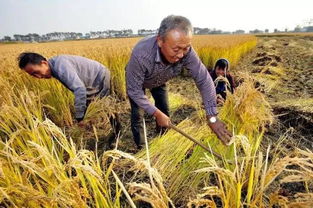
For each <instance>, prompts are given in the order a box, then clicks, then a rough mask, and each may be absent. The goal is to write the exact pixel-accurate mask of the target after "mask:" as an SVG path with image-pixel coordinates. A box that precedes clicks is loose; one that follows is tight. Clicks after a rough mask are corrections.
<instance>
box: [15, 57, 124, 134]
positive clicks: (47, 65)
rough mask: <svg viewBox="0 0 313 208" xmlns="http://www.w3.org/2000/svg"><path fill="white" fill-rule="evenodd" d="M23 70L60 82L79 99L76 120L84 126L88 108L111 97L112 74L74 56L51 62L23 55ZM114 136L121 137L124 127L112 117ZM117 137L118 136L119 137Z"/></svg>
mask: <svg viewBox="0 0 313 208" xmlns="http://www.w3.org/2000/svg"><path fill="white" fill-rule="evenodd" d="M18 62H19V63H18V64H19V67H20V68H21V69H22V70H24V71H25V72H27V73H28V74H30V75H31V76H33V77H36V78H40V79H41V78H44V79H50V78H55V79H57V80H59V81H60V82H61V83H62V84H63V85H64V86H65V87H67V88H68V89H69V90H71V91H72V92H73V93H74V95H75V104H74V105H75V118H76V120H77V121H78V122H79V123H80V124H83V119H84V116H85V113H86V110H87V107H88V105H89V104H90V102H91V101H92V99H94V98H95V97H96V96H97V97H100V98H103V97H105V96H108V95H109V94H110V71H109V70H108V69H107V68H106V67H105V66H103V65H102V64H100V63H99V62H96V61H94V60H91V59H87V58H84V57H81V56H73V55H59V56H55V57H53V58H51V59H49V60H47V59H46V58H45V57H43V56H42V55H40V54H37V53H21V54H20V55H19V57H18ZM110 122H111V125H112V127H113V132H114V134H115V135H117V133H118V131H119V130H120V124H119V122H118V120H117V118H116V117H113V116H111V117H110ZM115 135H114V136H115Z"/></svg>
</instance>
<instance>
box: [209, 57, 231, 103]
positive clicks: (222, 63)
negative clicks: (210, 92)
mask: <svg viewBox="0 0 313 208" xmlns="http://www.w3.org/2000/svg"><path fill="white" fill-rule="evenodd" d="M229 67H230V64H229V61H228V60H227V59H224V58H221V59H218V60H217V61H216V63H215V65H214V68H213V70H211V72H210V75H211V77H212V80H213V82H214V85H215V92H216V95H217V104H218V105H223V104H224V102H225V100H226V92H227V91H229V92H231V93H234V90H235V81H234V77H233V76H232V75H231V74H230V73H229Z"/></svg>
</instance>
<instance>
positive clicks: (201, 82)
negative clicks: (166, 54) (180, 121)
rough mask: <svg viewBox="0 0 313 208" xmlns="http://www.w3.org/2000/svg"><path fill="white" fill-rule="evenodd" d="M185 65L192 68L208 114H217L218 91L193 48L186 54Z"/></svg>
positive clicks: (192, 74)
mask: <svg viewBox="0 0 313 208" xmlns="http://www.w3.org/2000/svg"><path fill="white" fill-rule="evenodd" d="M184 67H186V68H187V69H189V70H190V73H191V76H192V78H193V79H194V80H195V83H196V85H197V87H198V89H199V91H200V94H201V97H202V101H203V104H204V107H205V110H206V113H207V115H210V116H213V115H217V107H216V92H215V87H214V83H213V81H212V78H211V76H210V74H209V72H208V70H207V69H206V67H205V66H204V65H203V63H202V62H201V60H200V58H199V57H198V55H197V54H196V52H195V51H194V49H193V48H191V49H190V51H189V52H188V53H187V55H186V59H185V63H184Z"/></svg>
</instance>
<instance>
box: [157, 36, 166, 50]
mask: <svg viewBox="0 0 313 208" xmlns="http://www.w3.org/2000/svg"><path fill="white" fill-rule="evenodd" d="M157 43H158V46H159V47H160V48H161V47H162V45H163V43H164V41H163V38H162V37H160V36H159V35H158V36H157Z"/></svg>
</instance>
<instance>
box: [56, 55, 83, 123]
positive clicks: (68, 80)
mask: <svg viewBox="0 0 313 208" xmlns="http://www.w3.org/2000/svg"><path fill="white" fill-rule="evenodd" d="M56 68H57V69H58V70H57V72H58V75H57V76H58V79H59V80H60V81H61V82H62V83H63V84H64V85H65V86H66V87H67V88H68V89H69V90H71V91H72V92H73V93H74V95H75V102H74V106H75V118H76V119H83V118H84V116H85V111H86V108H87V107H86V101H87V90H86V87H85V85H84V83H83V82H82V80H81V79H80V78H79V77H78V75H77V73H76V71H75V70H74V69H73V67H72V65H71V64H70V63H68V61H67V60H65V59H63V60H62V61H60V62H59V63H58V64H57V66H56Z"/></svg>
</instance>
